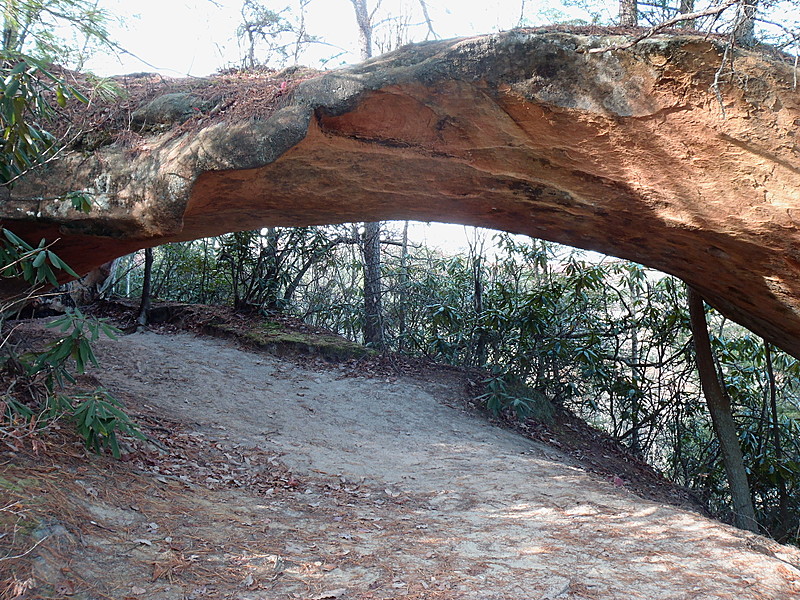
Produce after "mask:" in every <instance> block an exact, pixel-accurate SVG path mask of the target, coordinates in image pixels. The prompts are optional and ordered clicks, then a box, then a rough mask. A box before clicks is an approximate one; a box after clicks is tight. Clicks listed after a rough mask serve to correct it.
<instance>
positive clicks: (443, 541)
mask: <svg viewBox="0 0 800 600" xmlns="http://www.w3.org/2000/svg"><path fill="white" fill-rule="evenodd" d="M98 348H99V352H98V353H99V356H100V360H101V364H102V365H103V368H102V370H99V371H97V372H96V373H95V374H94V375H95V376H96V377H97V378H98V379H99V380H100V382H101V383H102V385H104V386H105V387H107V388H108V389H111V390H114V391H115V392H119V393H120V395H121V396H122V397H124V398H126V399H128V403H129V405H130V406H131V409H132V412H134V413H135V412H136V410H137V407H138V408H139V409H141V410H143V411H146V412H147V413H148V414H150V415H161V416H163V417H164V419H166V420H165V421H164V422H165V424H168V425H169V424H170V423H174V424H176V425H175V426H177V424H180V426H181V427H182V428H183V429H182V431H184V433H182V434H181V435H183V436H189V437H192V438H193V439H195V440H200V441H202V442H203V443H204V444H206V443H207V444H211V446H213V447H215V448H216V449H217V450H218V451H219V452H220V453H222V455H225V456H227V457H228V458H229V459H230V470H231V474H232V475H231V478H233V477H236V476H239V475H236V473H240V474H241V473H244V472H245V471H246V470H247V469H248V468H250V469H251V470H252V469H256V468H257V467H256V462H257V461H256V457H257V456H262V457H263V456H266V457H268V460H269V461H275V462H278V461H279V462H281V463H283V464H284V465H286V467H288V469H289V470H290V471H291V475H290V476H288V477H289V478H290V483H289V484H288V485H285V486H283V487H281V486H276V487H275V488H274V489H273V488H270V489H266V490H265V489H264V488H263V487H261V488H259V489H249V488H248V487H247V486H245V487H238V488H237V487H230V486H229V487H221V486H219V485H217V484H218V483H219V480H220V479H225V477H222V478H221V477H220V476H219V474H218V473H219V469H217V471H216V474H215V475H214V476H209V478H207V479H206V480H203V479H202V478H200V480H199V481H198V480H197V478H195V479H194V480H193V481H192V482H191V483H190V482H189V481H188V480H187V478H186V477H183V478H181V477H180V476H179V472H178V471H175V472H174V473H173V472H171V471H168V470H162V473H164V476H161V477H156V475H153V474H151V473H139V474H135V475H133V474H130V475H126V469H127V470H128V471H130V470H131V469H132V468H133V466H132V463H127V464H126V463H111V462H104V463H102V464H103V465H111V466H108V467H105V468H106V469H107V470H106V471H105V472H103V471H102V468H97V469H93V467H92V466H91V465H90V466H89V467H87V468H78V469H77V471H78V474H77V475H72V474H69V476H70V477H77V476H78V475H79V476H80V477H79V478H78V479H79V481H80V482H81V485H82V486H83V489H84V490H85V497H84V498H79V499H77V500H75V502H78V503H80V504H81V506H83V507H84V509H85V513H84V514H87V515H89V518H90V523H91V526H89V527H88V531H87V530H83V531H82V533H80V534H78V533H75V532H74V531H71V530H70V526H69V519H68V518H67V517H65V516H59V515H57V514H56V515H53V521H52V522H53V525H52V527H51V531H50V532H48V533H50V534H51V537H50V539H49V540H48V544H50V546H49V549H47V550H45V551H43V552H42V553H41V555H40V557H39V558H38V559H37V560H38V561H39V562H38V563H37V565H36V568H37V569H38V571H37V577H39V578H42V579H47V580H48V581H50V582H51V583H53V585H56V584H57V583H58V581H62V583H61V584H60V585H61V586H62V588H60V589H62V591H63V592H64V597H67V596H66V594H67V592H69V593H70V594H73V593H74V596H73V597H80V598H115V599H117V598H119V599H128V598H152V599H155V600H161V599H163V600H177V599H195V598H196V599H200V598H232V599H236V600H256V599H272V598H275V599H279V598H280V599H283V598H287V599H290V598H299V599H309V600H310V599H317V600H322V599H324V598H344V599H356V598H381V599H390V598H431V599H461V598H463V599H475V600H501V599H502V600H545V599H549V600H556V599H598V600H599V599H602V600H612V599H614V600H617V599H620V600H622V599H642V600H656V599H663V600H684V599H685V600H690V599H696V600H711V599H730V600H734V599H736V600H741V599H753V600H755V599H760V600H791V599H793V598H800V551H798V550H797V549H794V548H790V547H786V546H780V545H778V544H775V543H774V542H772V541H770V540H767V539H766V538H761V537H758V536H753V535H751V534H747V533H743V532H740V531H737V530H735V529H733V528H731V527H728V526H725V525H722V524H720V523H718V522H715V521H711V520H708V519H706V518H703V517H701V516H699V515H697V514H695V513H692V512H687V511H683V510H680V509H677V508H674V507H670V506H665V505H660V504H656V503H653V502H649V501H646V500H643V499H641V498H639V497H637V496H635V495H634V494H632V493H631V492H629V491H628V490H627V489H626V488H625V487H615V486H614V485H613V484H612V483H611V482H609V481H604V480H602V479H599V478H597V477H594V476H591V475H589V474H587V473H585V472H583V471H582V470H580V469H579V468H577V467H576V466H573V465H574V463H572V462H571V461H570V459H569V458H568V457H566V456H565V455H562V454H560V453H559V452H558V451H557V450H554V449H552V448H549V447H546V446H543V445H541V444H538V443H537V442H533V441H531V440H528V439H525V438H523V437H520V436H518V435H517V434H515V433H513V432H510V431H507V430H504V429H502V428H499V427H496V426H493V425H492V424H490V423H488V422H486V420H485V419H484V418H482V417H481V416H478V415H472V414H469V413H467V412H466V411H464V410H462V409H461V408H459V407H460V406H461V402H460V400H459V398H460V397H461V396H462V394H463V392H462V390H461V389H458V388H459V385H458V383H457V381H456V380H455V379H453V378H450V377H446V376H438V375H436V374H435V373H434V374H433V375H432V376H431V377H432V378H433V380H431V378H430V377H429V378H422V377H421V378H417V379H410V378H406V377H399V378H394V377H389V378H386V377H381V378H375V377H372V378H367V377H359V376H353V373H349V372H346V371H345V370H344V369H343V368H340V367H335V366H334V367H329V368H324V369H319V368H314V369H312V368H311V367H312V366H313V365H312V364H310V363H308V362H306V364H305V365H302V364H298V363H297V362H293V361H291V360H286V359H280V358H276V357H272V356H269V355H265V354H254V353H251V352H245V351H242V350H240V349H238V348H236V347H235V346H234V345H233V344H231V343H230V342H226V341H222V340H218V339H212V338H199V337H194V336H193V335H190V334H186V333H181V334H177V335H158V334H155V333H145V334H133V335H129V336H126V337H124V338H122V339H121V341H119V342H111V341H105V342H102V343H100V344H99V346H98ZM172 426H173V425H169V427H172ZM186 432H188V433H186ZM99 464H100V463H98V465H99ZM224 469H225V470H227V469H228V466H227V465H226V466H225V467H224ZM74 470H76V469H73V471H74ZM109 471H110V472H109ZM61 475H62V476H67V474H66V473H61ZM295 477H296V480H295V479H294V478H295ZM209 488H213V489H209ZM70 502H72V500H70ZM70 506H71V504H70ZM84 518H86V517H84ZM59 523H63V524H64V525H63V527H62V529H59ZM63 529H66V531H64V530H63ZM43 546H44V544H43ZM59 560H61V561H63V564H59V563H58V561H59ZM64 586H67V587H69V586H72V587H71V588H69V589H67V587H64ZM73 588H74V589H73ZM86 590H90V591H86ZM91 590H95V591H94V592H92V591H91ZM97 590H100V591H97ZM42 597H44V596H42ZM48 597H52V596H48Z"/></svg>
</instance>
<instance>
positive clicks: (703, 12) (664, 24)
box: [583, 0, 741, 54]
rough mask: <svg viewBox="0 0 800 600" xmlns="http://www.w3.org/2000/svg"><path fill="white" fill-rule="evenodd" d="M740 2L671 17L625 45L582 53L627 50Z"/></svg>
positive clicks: (728, 1)
mask: <svg viewBox="0 0 800 600" xmlns="http://www.w3.org/2000/svg"><path fill="white" fill-rule="evenodd" d="M740 1H741V0H725V2H723V3H722V4H719V5H716V6H712V7H710V8H707V9H705V10H699V11H697V12H693V13H686V14H681V15H678V16H675V17H672V18H671V19H667V20H666V21H662V22H661V23H659V24H658V25H655V26H653V27H651V28H650V29H648V30H647V31H646V32H644V33H643V34H641V35H638V36H636V37H635V38H633V40H632V41H630V42H627V43H625V44H617V45H614V46H606V47H603V48H590V49H589V50H584V51H583V52H586V53H587V54H597V53H599V52H610V51H612V50H627V49H628V48H631V47H633V46H635V45H636V44H638V43H639V42H641V41H642V40H646V39H647V38H649V37H652V36H654V35H655V34H656V33H658V32H659V31H661V30H662V29H666V28H668V27H671V26H672V25H676V24H677V23H682V22H683V21H693V20H694V19H699V18H700V17H708V16H710V15H719V14H722V13H723V12H725V11H726V10H727V9H729V8H730V7H731V6H733V5H734V4H739V2H740Z"/></svg>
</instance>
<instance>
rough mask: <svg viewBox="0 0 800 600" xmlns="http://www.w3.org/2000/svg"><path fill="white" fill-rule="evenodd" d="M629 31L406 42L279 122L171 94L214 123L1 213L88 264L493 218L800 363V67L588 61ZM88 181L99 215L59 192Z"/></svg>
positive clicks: (115, 159)
mask: <svg viewBox="0 0 800 600" xmlns="http://www.w3.org/2000/svg"><path fill="white" fill-rule="evenodd" d="M624 41H625V38H623V37H612V36H607V37H598V36H589V35H580V34H575V33H563V32H556V33H543V32H537V31H513V32H508V33H504V34H498V35H492V36H484V37H475V38H466V39H458V40H448V41H442V42H433V43H425V44H420V45H415V46H410V47H407V48H404V49H401V50H399V51H397V52H394V53H391V54H388V55H385V56H382V57H379V58H376V59H373V60H370V61H368V62H365V63H363V64H361V65H357V66H355V67H352V68H348V69H343V70H339V71H334V72H330V73H327V74H325V75H323V76H320V77H315V78H313V79H310V80H308V81H305V82H303V83H301V84H300V85H298V86H297V87H296V88H293V90H292V92H291V94H288V95H287V96H286V97H285V98H284V99H282V107H281V108H280V110H277V111H276V112H274V113H273V114H272V115H271V116H270V117H269V118H263V119H244V120H243V119H241V118H238V119H234V118H225V117H224V115H222V116H220V115H219V114H217V115H216V116H215V117H212V116H213V115H214V111H215V110H218V109H219V105H217V106H216V108H215V107H214V105H213V103H211V104H204V103H203V102H200V101H199V100H198V101H197V102H196V105H197V106H192V105H191V96H181V97H179V98H172V100H180V101H184V102H185V101H188V102H189V106H188V109H187V110H186V111H182V110H177V111H171V114H172V116H171V117H169V119H168V120H175V119H178V120H181V119H182V118H183V117H181V115H182V114H184V113H186V114H187V115H188V114H191V112H192V109H193V108H197V109H198V111H199V112H202V113H203V115H205V116H204V117H200V118H196V119H195V120H194V121H193V122H192V123H193V124H190V125H191V126H187V125H185V124H184V125H183V126H181V127H177V128H172V129H169V128H167V130H166V131H163V130H162V131H161V132H160V133H150V134H149V135H148V136H147V137H146V138H143V139H142V140H139V141H138V142H137V143H136V144H134V145H130V144H128V145H126V144H122V143H115V144H111V145H106V146H103V147H101V148H99V149H97V150H94V151H92V152H87V151H85V150H84V151H80V152H79V151H73V152H71V153H69V154H68V155H67V156H66V157H65V158H64V159H62V160H60V161H57V162H54V163H52V164H50V165H48V166H47V168H46V169H45V170H42V171H40V172H38V173H37V174H36V175H35V177H29V178H28V179H27V180H25V181H23V182H22V184H21V185H20V186H19V187H17V188H16V189H15V190H14V196H13V198H11V199H9V200H7V201H6V202H5V203H4V204H3V205H2V207H1V208H0V219H2V221H3V224H4V225H6V226H10V227H12V228H14V229H15V231H18V232H21V233H23V234H26V235H29V236H31V237H32V238H38V237H42V236H47V237H49V238H51V239H52V238H55V237H59V238H61V241H60V242H59V245H60V252H61V254H62V256H63V258H65V259H66V260H67V261H68V262H70V263H71V264H73V265H74V266H75V267H76V268H77V269H78V270H81V271H87V270H89V269H90V268H92V267H94V266H96V265H98V264H100V263H102V262H104V261H106V260H109V259H110V258H113V257H114V256H119V255H122V254H124V253H127V252H129V251H132V250H134V249H137V248H141V247H144V246H147V245H155V244H160V243H163V242H167V241H175V240H187V239H192V238H197V237H201V236H206V235H212V234H219V233H223V232H227V231H233V230H237V229H252V228H255V227H259V226H265V225H304V224H306V225H307V224H323V223H334V222H346V221H362V220H376V219H419V220H435V221H446V222H458V223H465V224H472V225H483V226H487V227H493V228H497V229H504V230H507V231H512V232H517V233H524V234H529V235H532V236H535V237H540V238H545V239H550V240H554V241H558V242H562V243H566V244H570V245H573V246H578V247H582V248H588V249H592V250H597V251H600V252H604V253H608V254H613V255H616V256H620V257H623V258H628V259H632V260H636V261H638V262H641V263H644V264H646V265H649V266H652V267H655V268H658V269H661V270H663V271H666V272H668V273H672V274H674V275H677V276H678V277H680V278H682V279H684V280H686V281H687V282H689V283H690V284H691V285H693V286H695V287H696V288H697V289H698V290H699V291H700V292H701V293H702V294H703V295H704V296H705V297H706V299H707V300H708V301H709V302H710V303H711V304H713V305H714V306H715V307H717V308H718V309H720V310H721V311H722V312H723V313H725V314H726V315H728V316H729V317H731V318H733V319H735V320H736V321H738V322H740V323H742V324H744V325H746V326H747V327H749V328H750V329H752V330H753V331H755V332H757V333H759V334H760V335H763V336H765V337H766V338H767V339H769V340H770V341H772V342H774V343H775V344H777V345H778V346H780V347H782V348H784V349H785V350H787V351H789V352H791V353H793V354H794V355H795V356H800V278H798V274H799V273H798V272H799V271H800V246H798V242H800V235H798V219H800V183H799V182H800V161H798V154H799V152H800V150H799V148H798V140H797V138H796V137H795V134H796V131H797V128H798V125H800V93H798V91H797V90H796V89H795V87H794V73H793V72H792V68H791V66H790V65H788V64H785V63H784V62H781V61H780V60H777V59H774V60H773V59H768V58H765V57H763V56H758V55H755V54H749V53H738V54H737V55H736V61H735V73H733V74H731V73H730V72H728V71H727V70H725V69H727V66H726V67H725V69H723V70H722V71H720V64H721V53H722V47H721V45H720V43H719V42H715V41H709V40H705V39H701V38H697V37H656V38H653V39H649V40H646V41H644V42H642V43H640V44H638V45H637V46H635V47H633V48H631V49H628V50H616V51H611V52H597V53H592V52H589V50H590V49H594V48H600V47H603V46H608V45H611V44H617V43H621V42H624ZM718 72H719V73H722V75H723V77H722V81H723V83H722V84H721V86H720V87H719V88H718V90H714V89H713V88H712V86H713V83H714V80H715V77H716V76H717V74H718ZM276 89H277V88H276ZM717 92H718V93H717ZM162 104H163V101H162ZM151 108H153V107H151ZM167 112H170V111H167ZM162 114H163V107H162ZM176 114H177V116H176ZM138 118H140V119H142V120H147V119H148V116H147V110H143V111H140V112H139V114H138ZM86 188H88V189H90V190H91V191H93V192H94V193H95V194H96V204H97V208H96V209H95V210H94V211H93V212H92V213H90V214H89V215H77V214H74V213H71V212H69V210H68V208H67V207H66V206H65V203H64V202H58V201H54V200H47V199H46V198H53V197H54V196H57V195H58V193H61V192H66V191H69V190H74V189H86Z"/></svg>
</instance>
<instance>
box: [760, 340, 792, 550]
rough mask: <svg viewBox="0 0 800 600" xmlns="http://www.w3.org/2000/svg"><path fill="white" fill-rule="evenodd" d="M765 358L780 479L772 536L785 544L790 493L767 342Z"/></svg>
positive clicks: (777, 470) (773, 440)
mask: <svg viewBox="0 0 800 600" xmlns="http://www.w3.org/2000/svg"><path fill="white" fill-rule="evenodd" d="M764 358H765V360H766V363H767V379H768V380H769V406H770V411H771V412H772V445H773V448H774V452H775V463H776V464H777V465H778V467H777V469H776V473H775V474H776V476H777V479H778V524H777V527H776V528H775V531H773V532H772V535H774V536H775V539H776V540H778V541H779V542H785V541H786V537H787V533H788V529H787V526H788V524H789V493H788V492H787V490H786V480H785V479H784V478H783V474H782V473H781V470H780V465H781V463H782V462H783V448H782V447H781V427H780V421H779V420H778V401H777V397H778V393H777V389H776V386H775V371H774V370H773V368H772V349H771V347H770V345H769V343H768V342H766V341H765V342H764Z"/></svg>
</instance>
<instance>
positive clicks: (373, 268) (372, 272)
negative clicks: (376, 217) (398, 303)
mask: <svg viewBox="0 0 800 600" xmlns="http://www.w3.org/2000/svg"><path fill="white" fill-rule="evenodd" d="M361 251H362V254H363V257H364V343H367V344H370V345H372V346H373V347H375V348H379V349H381V350H382V349H383V347H384V338H383V309H382V307H381V224H380V223H364V235H363V237H362V243H361Z"/></svg>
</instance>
